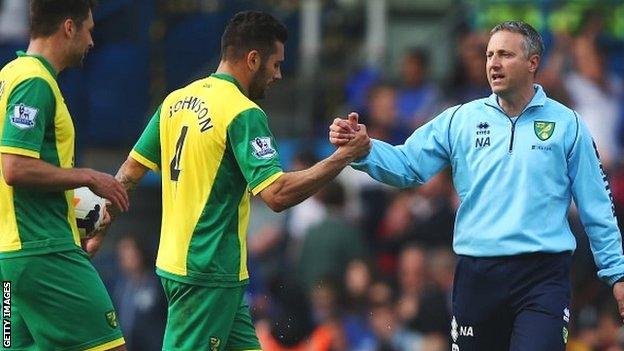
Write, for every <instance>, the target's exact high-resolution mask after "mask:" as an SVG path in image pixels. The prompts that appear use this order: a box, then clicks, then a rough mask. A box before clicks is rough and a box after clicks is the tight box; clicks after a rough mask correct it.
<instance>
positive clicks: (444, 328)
mask: <svg viewBox="0 0 624 351" xmlns="http://www.w3.org/2000/svg"><path fill="white" fill-rule="evenodd" d="M428 262H431V258H430V256H429V253H428V252H427V251H425V250H424V249H423V248H422V247H420V246H418V245H416V244H409V245H407V246H406V247H405V248H404V249H403V251H402V252H401V255H400V258H399V269H398V271H397V281H398V288H399V290H398V296H399V299H398V304H397V314H398V318H399V319H400V320H401V322H402V323H403V324H404V325H405V326H406V327H407V328H409V329H410V330H413V331H417V332H419V333H421V334H423V335H427V336H429V337H431V338H437V339H439V340H440V341H442V342H445V341H446V336H447V335H448V330H449V325H450V322H451V320H450V313H449V309H448V299H447V297H448V296H447V295H445V294H444V293H442V292H441V291H440V290H439V289H437V288H436V286H435V285H434V284H431V282H432V279H431V277H430V272H429V270H428V268H429V265H428ZM436 273H437V272H436ZM441 278H442V277H441Z"/></svg>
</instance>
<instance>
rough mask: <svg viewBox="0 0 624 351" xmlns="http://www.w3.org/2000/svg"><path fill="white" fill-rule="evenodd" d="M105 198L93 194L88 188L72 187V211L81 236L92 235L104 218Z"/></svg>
mask: <svg viewBox="0 0 624 351" xmlns="http://www.w3.org/2000/svg"><path fill="white" fill-rule="evenodd" d="M104 206H106V199H104V198H102V197H99V196H97V195H95V194H94V193H93V192H92V191H91V190H89V188H87V187H82V188H78V189H74V213H75V214H76V224H77V225H78V232H79V233H80V237H81V238H88V237H90V236H92V235H93V234H94V232H95V230H96V229H97V228H99V226H100V224H101V223H102V219H103V218H104Z"/></svg>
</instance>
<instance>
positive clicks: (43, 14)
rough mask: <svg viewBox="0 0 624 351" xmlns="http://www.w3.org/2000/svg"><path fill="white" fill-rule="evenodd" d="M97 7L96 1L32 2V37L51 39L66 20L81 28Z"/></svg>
mask: <svg viewBox="0 0 624 351" xmlns="http://www.w3.org/2000/svg"><path fill="white" fill-rule="evenodd" d="M95 5H96V0H31V2H30V37H31V38H40V37H49V36H51V35H52V34H54V33H56V31H57V30H58V28H59V25H60V24H61V23H63V21H65V20H66V19H71V20H72V21H74V22H75V23H76V24H77V25H78V26H81V25H82V22H83V21H84V20H85V19H87V17H88V16H89V10H91V9H93V7H95Z"/></svg>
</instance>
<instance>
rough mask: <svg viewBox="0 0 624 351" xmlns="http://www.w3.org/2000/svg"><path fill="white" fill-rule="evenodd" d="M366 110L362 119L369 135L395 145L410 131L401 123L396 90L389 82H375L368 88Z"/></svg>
mask: <svg viewBox="0 0 624 351" xmlns="http://www.w3.org/2000/svg"><path fill="white" fill-rule="evenodd" d="M366 111H367V112H366V115H365V116H364V120H365V121H366V124H367V127H368V133H369V135H370V136H371V137H374V138H377V139H379V140H383V141H386V142H388V143H390V144H392V145H396V144H399V143H401V142H403V140H405V138H406V137H407V136H408V135H409V133H410V132H411V131H412V129H408V128H406V127H404V126H402V125H401V121H400V119H399V114H398V110H397V90H396V88H395V87H394V86H392V85H390V84H377V85H375V86H373V87H372V88H371V89H370V90H369V93H368V101H367V109H366Z"/></svg>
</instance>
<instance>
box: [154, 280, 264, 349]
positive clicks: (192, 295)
mask: <svg viewBox="0 0 624 351" xmlns="http://www.w3.org/2000/svg"><path fill="white" fill-rule="evenodd" d="M160 279H161V280H162V284H163V287H164V288H165V294H166V295H167V301H168V302H169V312H168V315H167V327H166V328H165V341H164V344H163V351H243V350H260V349H261V348H260V342H259V341H258V337H257V336H256V330H255V329H254V325H253V323H252V322H251V316H250V315H249V306H247V304H246V303H245V302H244V300H243V295H244V293H245V287H244V286H238V287H233V288H210V287H205V286H198V285H190V284H185V283H181V282H177V281H174V280H171V279H167V278H163V277H161V278H160Z"/></svg>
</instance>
